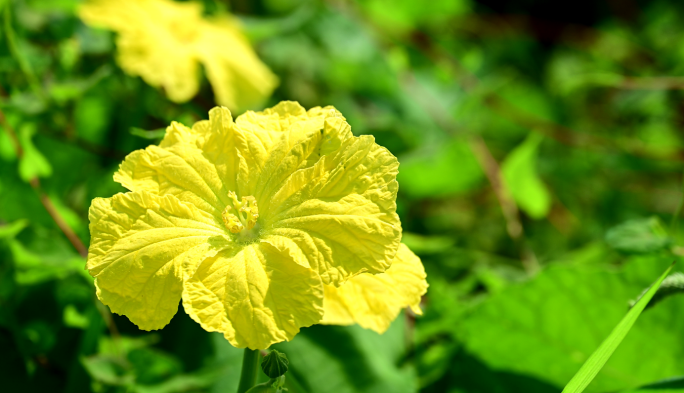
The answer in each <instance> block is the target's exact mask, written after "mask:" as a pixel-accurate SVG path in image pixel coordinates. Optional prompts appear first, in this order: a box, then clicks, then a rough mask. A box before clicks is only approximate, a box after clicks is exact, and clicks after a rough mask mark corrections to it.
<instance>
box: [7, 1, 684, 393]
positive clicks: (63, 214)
mask: <svg viewBox="0 0 684 393" xmlns="http://www.w3.org/2000/svg"><path fill="white" fill-rule="evenodd" d="M78 5H79V2H78V1H77V0H0V12H1V13H2V14H1V18H0V19H1V21H0V24H2V28H1V29H0V109H1V111H2V116H1V117H0V129H1V130H2V131H0V390H1V391H3V392H34V391H35V392H136V393H172V392H217V393H218V392H233V391H235V389H236V386H237V382H238V378H239V372H240V367H241V366H240V363H241V357H242V351H241V350H238V349H235V348H233V347H231V346H230V345H229V344H228V342H227V341H226V340H224V339H223V337H222V336H221V335H220V334H218V333H207V332H205V331H204V330H202V329H201V327H200V326H199V325H198V324H196V323H195V322H193V321H192V320H191V319H190V318H189V317H188V316H187V315H186V314H185V313H184V312H183V311H182V308H181V309H180V310H179V312H178V314H177V315H176V316H175V317H174V319H173V320H172V322H171V323H170V325H169V326H167V327H166V328H165V329H163V330H161V331H156V332H144V331H140V330H138V329H137V328H136V327H135V325H133V324H131V323H130V322H129V321H128V319H127V318H125V317H121V316H118V315H112V314H110V313H109V310H108V308H107V307H104V306H103V305H102V304H100V303H99V301H97V300H96V298H95V295H94V287H93V284H92V279H91V278H90V277H89V275H88V274H87V272H86V271H85V270H84V265H85V259H84V258H83V256H81V255H79V250H77V249H76V248H74V247H73V245H72V243H75V244H78V241H74V240H75V239H74V238H73V237H77V238H78V239H80V241H81V242H82V243H83V244H85V245H86V247H87V245H88V239H89V232H88V219H87V211H88V207H89V205H90V201H91V200H92V198H94V197H108V196H111V195H113V194H115V193H117V192H122V191H125V190H124V189H123V188H122V187H121V186H119V185H118V184H117V183H115V182H114V181H113V180H112V174H113V172H114V171H115V170H116V169H117V168H118V165H119V163H120V162H121V161H122V159H123V158H124V157H125V155H126V154H128V153H130V152H131V151H133V150H136V149H141V148H144V147H146V146H147V145H149V144H155V143H158V142H159V140H160V139H161V137H162V136H163V134H164V128H165V127H166V126H167V125H168V124H169V123H170V122H171V121H173V120H175V121H180V122H182V123H184V124H186V125H190V124H192V123H193V122H195V121H197V120H200V119H205V118H207V112H208V110H209V109H210V108H211V107H213V106H214V105H215V104H214V102H215V100H214V96H213V93H212V89H211V87H210V86H209V84H208V82H207V81H206V78H203V79H202V87H201V91H200V93H199V94H198V95H197V96H196V97H195V98H194V99H192V100H191V101H189V102H187V103H184V104H177V103H174V102H171V101H169V99H168V98H167V97H166V96H165V95H164V92H162V91H160V90H158V89H155V88H152V87H150V86H148V85H147V84H146V83H145V82H143V81H142V79H140V78H139V77H132V76H129V75H126V74H125V73H124V72H123V71H122V70H121V69H120V68H119V67H118V66H117V64H116V62H115V58H116V46H115V44H114V39H115V34H114V33H111V32H108V31H105V30H98V29H93V28H90V27H87V26H86V25H85V24H84V23H83V22H82V21H80V20H79V18H78V16H77V13H76V9H77V7H78ZM204 6H205V10H206V11H205V12H206V13H207V14H208V15H211V14H221V13H225V12H231V13H233V14H235V15H236V16H237V17H239V18H240V20H241V21H242V24H243V27H244V29H245V33H246V34H247V35H248V37H249V38H250V41H251V42H252V44H253V45H254V47H255V50H256V51H257V53H258V55H259V57H260V58H261V59H262V61H264V62H265V63H266V64H267V65H268V66H269V67H270V68H271V69H272V70H273V72H274V73H275V74H276V75H278V77H279V79H280V81H281V82H280V85H279V87H278V88H277V90H276V91H275V93H274V94H273V95H272V97H271V98H270V99H269V100H268V102H267V103H266V104H265V105H264V107H267V106H272V105H274V104H275V103H277V102H279V101H280V100H296V101H299V102H300V103H301V104H302V105H304V106H305V107H307V108H309V107H313V106H319V105H320V106H324V105H334V106H335V107H336V108H338V109H339V110H340V111H341V112H342V113H343V114H344V115H345V116H346V117H347V120H348V122H349V123H350V124H351V126H352V131H353V132H354V133H355V134H356V135H360V134H372V135H374V136H375V138H376V140H377V142H378V143H379V144H381V145H383V146H386V147H387V148H389V149H390V150H391V151H392V152H393V153H394V154H395V155H396V156H398V157H399V161H400V163H401V166H400V174H399V184H400V189H399V199H398V206H399V208H398V209H399V214H400V216H401V220H402V224H403V227H404V239H403V241H404V242H405V243H406V244H407V245H409V247H411V248H412V249H413V250H414V251H415V252H416V253H417V254H418V255H419V256H420V257H421V258H422V260H423V262H424V264H425V267H426V270H427V273H428V282H429V284H430V288H429V290H428V293H427V295H426V297H425V299H424V303H423V309H424V313H425V315H424V316H422V317H418V318H415V317H414V316H413V315H409V314H408V313H406V314H402V315H401V316H400V317H399V318H398V319H397V320H396V321H395V322H394V324H393V325H392V327H391V328H390V330H389V331H388V332H387V333H385V334H384V335H378V334H376V333H374V332H372V331H367V330H364V329H361V328H360V327H358V326H352V327H329V326H313V327H310V328H305V329H303V330H302V333H300V334H299V335H298V336H296V337H295V339H294V340H293V341H292V342H289V343H283V344H278V345H276V346H275V347H276V348H277V349H279V350H281V351H283V352H285V353H286V354H287V355H288V357H289V358H290V363H291V369H290V372H289V373H288V374H287V375H288V376H287V380H288V385H287V386H288V388H289V392H290V393H300V392H309V393H314V392H315V393H321V392H331V393H344V392H397V393H404V392H406V393H408V392H447V393H471V392H472V393H475V392H484V393H489V392H501V393H509V392H511V393H512V392H532V393H536V392H543V393H545V392H559V391H560V390H562V388H563V386H564V385H565V384H566V383H567V382H568V381H569V379H570V378H571V377H572V376H573V375H574V373H575V372H576V371H577V370H578V369H579V367H580V366H581V364H582V363H583V362H584V361H585V360H586V359H587V357H588V356H589V355H590V354H591V353H592V352H593V351H594V349H596V347H597V346H598V345H599V344H600V343H601V341H602V340H603V339H604V338H605V337H606V336H607V335H608V334H609V333H610V331H611V330H612V328H613V327H614V326H615V325H616V324H617V322H618V321H619V320H620V319H621V318H622V316H623V315H624V314H625V313H626V311H627V310H628V305H629V301H630V300H634V299H635V298H637V297H638V295H639V294H640V293H641V292H642V291H643V290H644V289H645V288H646V287H647V286H648V285H649V284H650V283H652V282H653V281H654V280H655V279H656V278H657V277H658V275H659V274H660V273H662V272H663V271H664V270H665V268H666V267H667V266H668V265H669V264H670V263H671V262H672V261H673V260H677V259H680V258H679V256H680V255H684V249H682V248H681V247H680V246H678V244H681V241H682V240H683V239H682V236H681V231H678V227H680V226H679V225H678V221H679V220H678V215H679V214H680V213H681V210H682V203H683V199H682V166H683V165H682V164H683V163H684V135H683V131H682V130H684V94H683V92H682V89H684V76H682V75H684V23H683V19H682V18H683V17H684V7H682V4H681V3H680V2H679V1H676V0H652V1H646V0H643V1H642V0H600V1H589V0H580V1H573V2H551V1H534V0H515V1H503V0H433V1H430V2H423V1H415V0H392V1H390V0H366V1H361V0H358V1H354V0H328V1H324V0H231V1H219V0H205V1H204ZM217 50H229V49H227V48H217ZM254 109H262V108H254ZM237 114H239V113H236V115H237ZM10 128H11V129H12V130H13V133H10V132H8V129H10ZM12 135H16V136H17V138H16V139H17V140H18V142H19V145H20V146H21V149H22V152H21V153H22V154H18V152H17V149H16V148H15V143H14V141H13V140H12V138H11V136H12ZM46 208H47V209H46ZM53 217H60V218H61V220H62V221H61V222H59V220H57V221H55V219H53ZM65 233H67V234H70V236H72V239H71V240H72V241H70V240H69V238H68V237H67V236H65ZM81 251H83V250H81ZM681 265H682V263H681V262H680V266H679V267H676V268H675V269H676V270H681V268H682V266H681ZM682 287H684V286H680V287H677V286H676V285H675V286H673V287H672V288H670V289H671V291H670V292H672V293H677V292H678V291H681V290H682ZM682 310H684V296H669V297H667V298H665V299H663V300H662V301H660V302H659V303H657V304H656V305H655V306H654V307H651V308H649V309H647V310H646V311H645V312H644V314H643V315H642V316H641V317H640V319H639V320H638V322H637V324H636V325H635V327H634V328H633V329H632V331H631V332H630V333H629V335H628V336H627V338H626V340H625V341H624V342H623V343H622V345H621V346H620V348H619V349H618V350H617V352H616V353H615V354H614V356H613V357H612V359H611V360H610V361H609V362H608V364H607V365H606V367H605V368H604V369H603V370H602V371H601V373H600V374H599V376H598V377H597V379H596V380H595V381H594V382H593V383H592V384H591V385H590V386H589V388H588V389H587V391H591V392H605V393H608V392H648V391H650V392H658V393H664V392H670V391H671V392H677V391H680V392H681V391H684V384H682V382H681V381H682V378H684V377H682V376H684V313H682ZM668 378H673V379H668ZM664 380H665V381H664ZM663 381H664V382H663ZM678 388H681V389H682V390H678Z"/></svg>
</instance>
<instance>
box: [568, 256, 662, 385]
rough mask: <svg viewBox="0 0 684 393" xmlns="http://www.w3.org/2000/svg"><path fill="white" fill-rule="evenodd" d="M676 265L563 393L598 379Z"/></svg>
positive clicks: (647, 294)
mask: <svg viewBox="0 0 684 393" xmlns="http://www.w3.org/2000/svg"><path fill="white" fill-rule="evenodd" d="M673 266H674V263H673V264H672V265H670V267H668V268H667V270H665V273H663V274H662V275H661V276H660V278H658V281H656V282H655V283H654V284H653V285H651V288H649V290H648V291H647V292H646V293H645V294H644V295H643V296H642V297H641V299H639V301H637V302H636V304H634V306H633V307H632V308H631V309H630V310H629V312H628V313H627V315H625V317H624V318H622V320H621V321H620V323H618V325H617V326H616V327H615V329H613V331H612V332H611V333H610V335H609V336H608V338H606V339H605V340H604V341H603V343H601V346H599V347H598V349H597V350H596V351H594V353H592V354H591V356H590V357H589V359H587V361H586V362H584V364H583V365H582V367H581V368H580V369H579V371H578V372H577V374H575V376H574V377H572V379H571V380H570V382H568V384H567V386H565V389H563V392H562V393H580V392H582V391H584V389H585V388H586V387H587V385H589V383H590V382H591V381H592V380H593V379H594V377H596V374H598V372H599V371H600V370H601V369H602V368H603V366H604V365H605V364H606V362H607V361H608V359H609V358H610V356H611V355H612V354H613V352H615V349H617V347H618V345H620V343H621V342H622V340H623V339H624V338H625V336H627V333H628V332H629V329H631V328H632V326H633V325H634V322H636V320H637V318H639V315H640V314H641V312H642V311H643V310H644V308H646V305H647V304H648V302H649V301H650V300H651V298H652V297H653V295H655V293H656V292H657V291H658V288H659V287H660V284H661V283H662V282H663V280H664V279H665V277H667V275H668V274H669V273H670V271H671V270H672V267H673Z"/></svg>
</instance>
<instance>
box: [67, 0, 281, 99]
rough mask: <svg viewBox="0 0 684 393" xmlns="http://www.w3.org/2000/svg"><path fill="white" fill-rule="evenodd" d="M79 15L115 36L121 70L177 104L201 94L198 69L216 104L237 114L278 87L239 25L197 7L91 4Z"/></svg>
mask: <svg viewBox="0 0 684 393" xmlns="http://www.w3.org/2000/svg"><path fill="white" fill-rule="evenodd" d="M79 14H80V16H81V18H82V19H83V21H84V22H85V23H87V24H89V25H92V26H96V27H103V28H107V29H111V30H114V31H115V32H116V33H117V34H118V37H117V47H118V51H119V53H118V62H119V64H120V65H121V68H123V70H124V71H126V72H127V73H129V74H131V75H139V76H140V77H142V78H143V79H144V80H145V82H147V83H148V84H150V85H152V86H154V87H163V88H164V90H165V91H166V94H167V95H168V96H169V98H170V99H171V100H173V101H175V102H185V101H188V100H189V99H191V98H192V97H194V96H195V94H197V91H198V90H199V64H200V63H201V64H202V65H203V66H204V71H205V73H206V75H207V78H208V79H209V82H210V83H211V85H212V87H213V89H214V94H215V97H216V102H217V103H218V104H219V105H224V106H227V107H229V108H231V109H233V110H236V109H244V108H250V107H253V106H255V105H258V104H260V103H261V102H262V101H263V100H264V99H266V98H268V96H269V95H270V94H271V92H272V91H273V89H274V88H275V86H276V85H277V84H278V80H277V78H276V76H275V75H273V73H271V71H270V70H269V69H268V67H266V65H264V64H263V63H262V62H261V61H260V60H259V58H258V57H257V56H256V54H255V53H254V51H253V49H252V47H251V46H250V44H249V42H248V41H247V39H246V38H245V36H244V35H243V34H242V32H241V31H240V28H239V26H238V23H237V21H236V20H234V19H233V18H231V17H228V16H217V17H213V18H204V17H203V16H202V6H201V5H200V4H199V3H194V2H184V3H180V2H175V1H172V0H88V1H86V3H85V4H84V5H82V6H81V8H80V11H79Z"/></svg>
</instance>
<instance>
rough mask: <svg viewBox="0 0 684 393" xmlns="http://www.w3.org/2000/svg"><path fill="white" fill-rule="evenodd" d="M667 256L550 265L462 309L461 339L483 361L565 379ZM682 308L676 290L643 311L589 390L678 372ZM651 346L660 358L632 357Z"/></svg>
mask: <svg viewBox="0 0 684 393" xmlns="http://www.w3.org/2000/svg"><path fill="white" fill-rule="evenodd" d="M671 261H672V259H671V258H664V257H655V256H650V257H634V258H632V259H630V260H628V261H626V262H625V264H624V267H623V268H621V269H616V268H615V267H611V266H600V265H597V264H595V263H594V264H587V263H582V264H580V263H571V262H564V263H563V264H558V265H554V266H551V267H549V268H547V269H545V270H544V271H542V272H541V273H540V274H539V275H537V276H536V277H535V278H534V279H532V280H531V281H529V282H526V283H524V284H517V285H509V286H507V287H506V288H504V289H503V290H502V291H501V292H499V293H496V294H494V295H492V296H491V297H490V298H489V299H487V300H486V301H484V302H483V303H482V304H481V305H480V306H479V307H477V308H475V309H474V310H473V311H472V312H470V313H467V314H466V316H465V317H464V318H463V320H462V322H461V323H460V325H461V326H462V330H460V335H461V339H462V340H463V342H464V344H465V346H466V349H467V350H468V351H469V352H470V353H471V354H473V355H474V356H477V357H478V358H480V359H481V360H482V361H484V362H485V363H486V364H487V366H488V367H491V368H494V369H496V370H498V371H507V372H513V373H518V374H523V375H527V376H530V377H534V378H538V379H540V380H542V381H545V382H548V383H551V384H553V385H557V386H564V385H565V384H566V383H567V382H568V381H569V380H570V379H571V378H572V376H573V375H574V373H575V372H576V371H577V370H578V369H579V368H580V367H581V365H582V364H583V363H584V362H585V361H586V360H587V359H588V358H589V356H590V355H591V354H592V353H593V352H594V351H595V350H596V348H598V347H599V345H600V344H601V342H602V341H603V340H604V338H605V337H606V336H608V335H609V334H610V332H611V331H612V330H613V328H614V327H615V325H616V324H617V323H618V322H619V321H620V320H621V319H622V318H623V317H624V313H625V312H626V311H627V309H628V301H629V300H630V299H633V298H634V297H636V296H637V295H638V294H639V293H640V292H641V291H642V290H643V288H645V287H647V286H648V285H649V284H650V282H649V281H650V280H649V278H652V277H656V276H657V275H659V274H661V273H662V271H663V270H664V269H665V268H666V267H667V266H668V265H669V264H670V263H671ZM681 307H684V297H679V296H673V297H670V298H668V299H665V300H663V301H662V302H661V303H659V304H658V305H657V306H656V307H653V308H652V309H649V310H648V312H646V313H644V314H643V315H642V317H641V318H640V320H639V322H638V323H637V324H636V325H635V326H634V327H633V328H632V330H631V332H630V334H629V335H628V336H627V337H626V338H625V340H624V341H623V343H622V345H621V346H620V347H619V348H618V349H617V351H616V353H615V356H613V357H612V358H611V359H610V360H609V361H608V362H607V364H606V365H605V366H604V368H603V370H602V372H601V373H600V374H599V375H598V376H597V378H596V379H595V380H594V382H593V383H592V385H591V386H589V389H587V391H591V392H606V391H619V390H621V389H626V388H632V387H634V386H640V385H644V384H647V383H649V382H652V381H657V380H659V379H663V378H667V377H669V376H672V375H677V374H678V373H679V372H681V370H682V368H684V358H682V356H681V354H680V349H679V348H681V346H682V345H684V338H683V337H682V335H681V331H684V320H682V318H680V317H679V316H680V315H681V311H680V310H681ZM653 348H658V361H657V362H639V361H635V359H641V358H642V357H643V356H644V354H646V353H649V351H652V350H653Z"/></svg>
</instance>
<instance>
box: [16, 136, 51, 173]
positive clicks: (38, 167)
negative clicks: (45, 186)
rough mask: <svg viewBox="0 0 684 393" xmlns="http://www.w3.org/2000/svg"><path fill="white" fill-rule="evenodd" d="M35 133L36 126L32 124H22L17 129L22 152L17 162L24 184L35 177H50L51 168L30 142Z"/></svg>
mask: <svg viewBox="0 0 684 393" xmlns="http://www.w3.org/2000/svg"><path fill="white" fill-rule="evenodd" d="M35 133H36V126H35V124H32V123H27V124H24V125H22V127H21V128H20V129H19V140H20V143H21V147H22V148H23V150H24V156H23V157H22V158H21V161H20V162H19V175H20V176H21V178H22V179H23V180H24V181H25V182H28V181H30V180H31V179H33V178H35V177H49V176H50V175H52V166H51V165H50V163H49V162H48V160H47V159H46V158H45V156H43V154H42V153H41V152H40V151H38V149H37V148H36V147H35V145H34V144H33V141H32V140H31V138H33V135H34V134H35Z"/></svg>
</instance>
